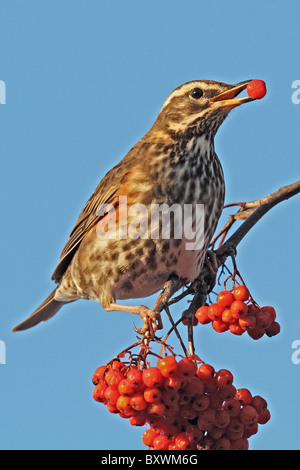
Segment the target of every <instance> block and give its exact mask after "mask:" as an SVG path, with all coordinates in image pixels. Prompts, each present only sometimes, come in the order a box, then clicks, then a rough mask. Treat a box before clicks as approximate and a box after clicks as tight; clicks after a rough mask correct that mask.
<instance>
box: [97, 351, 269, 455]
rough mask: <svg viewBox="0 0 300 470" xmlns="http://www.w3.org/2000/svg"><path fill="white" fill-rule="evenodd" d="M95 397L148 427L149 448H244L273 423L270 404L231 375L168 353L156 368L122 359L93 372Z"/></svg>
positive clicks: (146, 432)
mask: <svg viewBox="0 0 300 470" xmlns="http://www.w3.org/2000/svg"><path fill="white" fill-rule="evenodd" d="M93 383H94V385H95V388H94V391H93V397H94V399H95V400H96V401H98V402H101V403H103V404H105V405H106V407H107V409H108V410H109V411H110V412H111V413H117V414H119V416H121V417H123V418H127V419H128V420H129V422H130V424H131V425H134V426H143V425H146V424H148V425H150V427H149V428H148V429H146V430H145V431H144V433H143V435H142V441H143V443H144V444H145V445H146V446H147V447H148V449H151V450H186V449H187V450H188V449H191V450H193V449H196V450H202V449H203V450H211V449H216V450H223V449H224V450H226V449H231V450H238V449H241V450H246V449H248V439H249V437H250V436H252V435H253V434H255V433H256V432H257V430H258V424H265V423H266V422H267V421H268V420H269V419H270V412H269V410H268V408H267V402H266V401H265V400H264V399H263V398H262V397H260V396H259V395H257V396H254V397H252V395H251V393H250V391H249V390H248V389H236V388H235V386H234V385H233V375H232V374H231V372H229V371H228V370H226V369H221V370H219V371H218V372H216V371H215V369H214V368H213V367H212V366H211V365H209V364H206V363H203V362H202V363H201V365H199V364H198V363H197V362H196V361H195V360H194V359H192V358H188V357H184V358H182V359H180V360H176V358H175V357H174V356H171V355H168V356H165V357H164V358H163V359H161V360H160V361H159V363H158V366H157V367H151V366H148V367H146V368H144V369H141V368H140V365H139V364H138V365H135V366H132V365H126V364H125V363H123V362H122V361H120V360H115V361H113V362H112V363H111V364H109V365H106V366H101V367H99V368H98V369H97V370H96V371H95V372H94V374H93Z"/></svg>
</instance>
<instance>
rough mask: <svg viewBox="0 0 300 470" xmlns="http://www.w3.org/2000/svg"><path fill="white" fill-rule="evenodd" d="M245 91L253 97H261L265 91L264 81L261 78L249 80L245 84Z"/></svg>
mask: <svg viewBox="0 0 300 470" xmlns="http://www.w3.org/2000/svg"><path fill="white" fill-rule="evenodd" d="M247 93H248V96H250V98H253V99H261V98H263V97H264V96H265V95H266V93H267V88H266V84H265V82H264V81H263V80H251V82H250V83H248V85H247Z"/></svg>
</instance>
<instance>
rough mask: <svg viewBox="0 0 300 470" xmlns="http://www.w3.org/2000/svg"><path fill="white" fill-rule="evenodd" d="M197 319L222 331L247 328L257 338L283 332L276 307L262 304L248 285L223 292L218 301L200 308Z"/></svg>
mask: <svg viewBox="0 0 300 470" xmlns="http://www.w3.org/2000/svg"><path fill="white" fill-rule="evenodd" d="M195 318H196V319H197V320H198V322H199V323H201V324H202V325H206V324H209V323H211V324H212V327H213V329H214V330H215V331H217V332H218V333H223V332H224V331H228V330H229V331H230V332H231V333H233V334H235V335H242V334H243V333H245V332H246V331H247V333H248V335H249V336H250V337H251V338H253V339H255V340H256V339H259V338H261V337H262V336H264V334H266V335H267V336H275V335H277V334H278V333H279V332H280V325H279V323H278V322H277V321H275V319H276V312H275V309H274V308H273V307H271V306H265V307H261V308H260V307H258V306H257V305H256V304H255V303H254V302H253V301H252V300H251V299H250V293H249V290H248V288H247V287H246V286H245V285H238V286H236V287H235V288H234V289H233V290H232V291H230V290H224V291H222V292H220V293H219V295H218V298H217V301H216V302H214V303H212V304H210V305H204V306H203V307H200V308H199V309H198V310H197V312H196V314H195Z"/></svg>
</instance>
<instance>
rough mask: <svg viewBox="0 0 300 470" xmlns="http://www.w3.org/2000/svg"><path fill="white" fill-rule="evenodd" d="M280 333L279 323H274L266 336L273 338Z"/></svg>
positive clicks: (267, 330)
mask: <svg viewBox="0 0 300 470" xmlns="http://www.w3.org/2000/svg"><path fill="white" fill-rule="evenodd" d="M278 333H280V325H279V323H278V322H277V321H274V322H273V323H272V325H271V326H269V328H267V329H266V334H267V336H269V337H271V336H275V335H278Z"/></svg>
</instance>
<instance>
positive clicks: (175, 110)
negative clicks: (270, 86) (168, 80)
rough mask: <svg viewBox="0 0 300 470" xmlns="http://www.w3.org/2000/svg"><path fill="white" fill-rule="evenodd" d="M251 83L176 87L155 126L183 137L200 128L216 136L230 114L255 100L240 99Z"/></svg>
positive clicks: (197, 82) (200, 83)
mask: <svg viewBox="0 0 300 470" xmlns="http://www.w3.org/2000/svg"><path fill="white" fill-rule="evenodd" d="M250 81H251V80H247V81H245V82H241V83H237V84H236V85H228V84H226V83H222V82H215V81H213V80H194V81H191V82H187V83H185V84H183V85H181V86H179V87H178V88H176V89H175V90H174V91H173V92H172V93H171V94H170V95H169V97H168V98H167V100H166V101H165V103H164V105H163V107H162V108H161V111H160V113H159V115H158V117H157V120H156V123H155V125H157V126H159V128H160V129H161V130H163V131H164V132H167V133H171V134H172V135H174V136H176V135H182V134H184V133H185V132H186V131H187V130H188V129H190V128H193V127H195V126H197V128H198V129H199V130H200V131H201V132H202V133H205V134H209V135H210V136H214V135H215V133H216V132H217V130H218V128H219V126H220V125H221V124H222V122H223V121H224V119H225V118H226V116H227V115H228V113H229V111H231V110H232V109H233V108H235V107H237V106H240V105H241V104H243V103H247V102H249V101H253V98H250V97H248V96H246V97H242V98H237V96H238V95H239V94H240V93H241V92H242V91H243V90H245V89H246V88H247V85H248V83H250Z"/></svg>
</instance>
